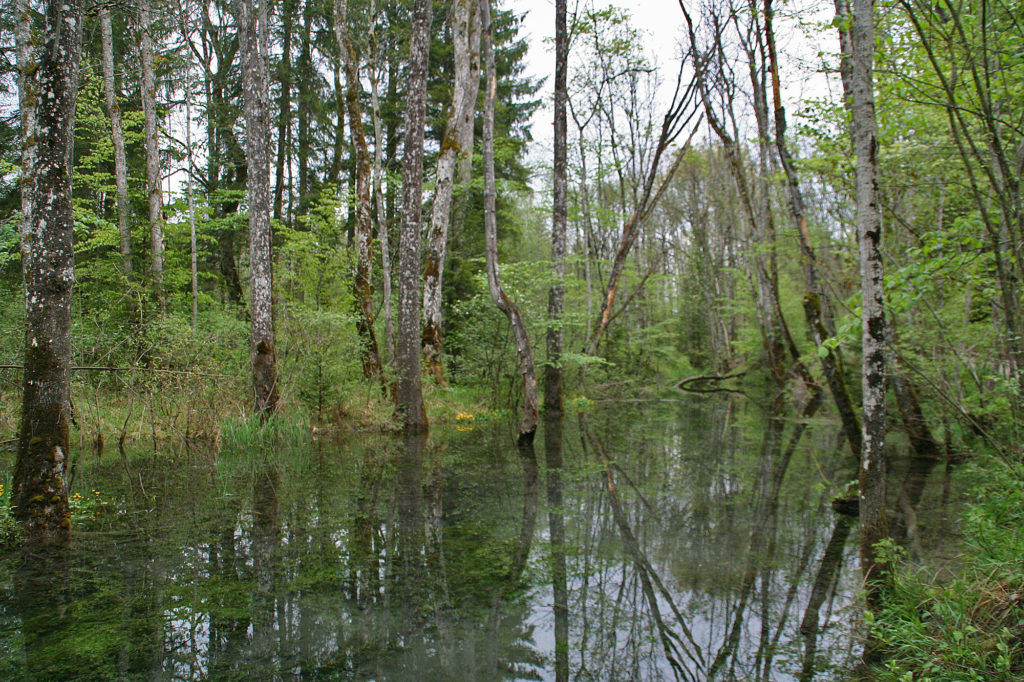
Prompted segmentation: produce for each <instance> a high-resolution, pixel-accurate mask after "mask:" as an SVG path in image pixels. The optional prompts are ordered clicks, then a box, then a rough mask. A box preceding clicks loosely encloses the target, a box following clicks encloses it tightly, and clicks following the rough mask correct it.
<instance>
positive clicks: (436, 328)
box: [423, 0, 477, 386]
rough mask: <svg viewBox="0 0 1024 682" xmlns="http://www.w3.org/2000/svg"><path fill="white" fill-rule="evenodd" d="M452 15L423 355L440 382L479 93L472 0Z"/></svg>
mask: <svg viewBox="0 0 1024 682" xmlns="http://www.w3.org/2000/svg"><path fill="white" fill-rule="evenodd" d="M454 2H455V7H454V11H453V18H452V42H453V43H454V53H455V54H454V56H455V81H454V83H453V86H452V103H451V109H450V110H449V112H448V121H447V124H446V126H445V132H444V140H443V141H442V142H441V153H440V154H439V155H438V157H437V175H436V177H437V179H436V181H435V183H434V187H435V189H434V206H433V211H432V213H431V220H430V235H429V237H428V241H427V243H428V247H427V255H426V259H425V262H424V266H423V318H424V324H423V355H424V359H425V360H426V362H427V368H428V371H429V372H430V373H431V374H433V376H434V379H435V380H436V381H437V383H438V384H439V385H442V386H443V385H445V384H446V382H445V380H444V365H443V362H442V359H443V349H442V342H441V336H442V335H441V331H442V327H441V325H442V319H441V284H442V280H443V279H444V262H445V255H446V253H445V251H446V248H447V245H448V223H449V219H450V217H451V207H452V192H453V189H454V183H455V170H456V164H457V162H458V160H459V156H460V154H462V153H463V152H464V150H463V149H461V148H460V147H459V140H460V139H461V137H462V126H464V125H466V123H465V122H466V121H467V120H468V121H470V124H472V116H467V115H466V113H465V111H466V109H467V108H468V109H469V110H470V111H472V110H473V109H474V108H475V106H474V105H475V104H476V98H475V97H474V98H473V99H472V100H470V99H469V95H470V90H471V88H470V87H469V81H470V77H471V69H470V66H469V62H470V34H471V33H472V29H471V23H472V22H473V21H475V20H476V17H477V12H474V11H473V7H472V5H473V4H474V1H473V0H454Z"/></svg>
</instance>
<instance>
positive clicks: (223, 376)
mask: <svg viewBox="0 0 1024 682" xmlns="http://www.w3.org/2000/svg"><path fill="white" fill-rule="evenodd" d="M0 369H20V370H24V369H25V368H24V367H23V366H22V365H0ZM70 369H71V370H72V371H74V372H151V373H156V374H182V375H187V376H194V377H212V378H215V379H230V378H231V377H230V376H229V375H227V374H210V373H206V372H191V371H188V370H184V369H158V368H154V367H97V366H91V367H88V366H74V367H71V368H70Z"/></svg>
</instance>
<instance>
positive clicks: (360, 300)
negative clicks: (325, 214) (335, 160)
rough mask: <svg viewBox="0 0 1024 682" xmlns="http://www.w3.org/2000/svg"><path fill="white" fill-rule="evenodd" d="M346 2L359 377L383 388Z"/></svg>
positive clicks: (340, 12)
mask: <svg viewBox="0 0 1024 682" xmlns="http://www.w3.org/2000/svg"><path fill="white" fill-rule="evenodd" d="M347 15H348V2H347V0H335V2H334V36H335V39H336V40H337V42H338V51H339V52H340V53H341V62H342V64H343V65H344V69H345V91H346V92H345V102H346V104H347V106H348V117H349V129H350V130H351V134H352V143H353V145H354V146H355V150H356V228H355V238H356V273H355V274H356V276H355V282H354V284H353V288H354V289H355V296H356V307H357V308H358V309H359V322H358V323H357V327H358V328H359V335H360V336H361V337H362V342H363V374H364V375H365V376H366V378H367V379H371V380H374V381H381V386H382V387H383V388H385V392H386V390H387V389H386V386H385V384H384V373H383V370H382V368H381V362H380V352H379V351H378V350H377V336H376V334H374V332H373V282H372V281H371V278H372V276H373V270H372V268H373V254H372V253H371V250H370V242H371V240H372V238H373V205H372V203H373V202H372V201H371V190H372V189H373V188H372V177H371V168H370V150H369V147H368V146H367V144H366V133H365V132H364V130H363V108H362V105H361V104H360V97H361V96H362V92H363V89H362V87H361V86H360V84H359V62H358V59H357V58H356V53H355V50H354V49H352V41H351V40H349V37H348V27H347V23H346V22H347V20H348V16H347Z"/></svg>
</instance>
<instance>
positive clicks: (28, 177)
mask: <svg viewBox="0 0 1024 682" xmlns="http://www.w3.org/2000/svg"><path fill="white" fill-rule="evenodd" d="M14 11H15V13H16V14H17V16H16V17H15V20H14V21H15V24H14V42H15V43H16V52H17V57H18V108H19V110H20V123H21V139H20V140H19V142H20V143H21V177H22V180H21V220H20V221H19V223H18V242H19V245H20V247H21V269H22V275H23V279H24V280H25V281H26V282H27V281H28V267H29V262H30V261H31V256H32V244H31V242H30V241H29V239H28V234H29V232H28V231H29V226H30V225H31V216H32V201H31V197H32V192H31V185H30V183H31V181H32V177H33V176H32V163H33V159H34V158H35V139H36V135H35V121H36V78H35V77H34V75H33V74H35V72H36V66H37V64H36V55H35V54H34V52H35V51H34V50H33V44H34V43H33V37H32V14H31V13H30V12H29V0H17V2H16V3H15V5H14Z"/></svg>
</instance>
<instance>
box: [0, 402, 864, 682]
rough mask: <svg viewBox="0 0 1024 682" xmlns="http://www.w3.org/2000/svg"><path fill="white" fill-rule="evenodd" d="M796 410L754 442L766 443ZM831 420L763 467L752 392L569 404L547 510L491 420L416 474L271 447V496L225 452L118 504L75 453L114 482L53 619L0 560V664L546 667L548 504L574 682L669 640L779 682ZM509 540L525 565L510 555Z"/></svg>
mask: <svg viewBox="0 0 1024 682" xmlns="http://www.w3.org/2000/svg"><path fill="white" fill-rule="evenodd" d="M792 424H793V422H792V421H786V422H785V423H784V424H783V426H782V427H781V432H780V433H781V437H780V438H777V439H775V440H777V441H778V442H779V443H781V444H783V445H785V444H786V443H787V442H788V441H787V438H788V437H789V434H790V433H791V431H792ZM584 430H586V432H584ZM832 430H833V429H832V428H826V427H824V426H822V427H820V428H819V426H814V427H812V428H811V429H808V430H807V432H806V433H805V434H804V435H803V438H802V440H801V441H800V442H799V443H798V444H797V445H796V447H795V449H794V450H793V454H792V457H791V459H790V460H789V461H788V463H786V464H782V463H780V462H781V461H782V458H781V455H780V452H778V451H770V452H767V453H766V451H765V447H766V446H765V444H764V443H765V442H767V441H769V440H771V439H766V438H765V433H766V427H765V419H764V417H763V415H761V414H760V412H759V411H758V410H755V409H754V408H751V407H749V406H747V407H742V406H740V407H737V406H735V405H734V406H733V407H731V408H727V407H726V404H725V403H721V404H716V406H715V407H708V406H707V404H706V403H705V404H703V405H698V406H696V407H680V406H672V405H670V406H665V405H656V406H654V407H637V406H631V407H628V408H622V407H616V408H615V409H613V410H609V411H608V412H607V413H605V412H603V411H602V410H595V411H594V412H592V413H590V414H587V415H585V417H584V418H583V419H578V418H577V416H575V415H574V416H572V417H570V418H567V420H566V424H565V433H564V439H563V443H564V448H563V453H562V456H563V462H564V464H563V468H562V469H561V476H560V480H561V499H562V504H561V505H560V506H559V507H558V508H554V507H552V506H551V505H550V504H549V499H551V498H549V497H548V495H549V494H550V491H549V490H548V489H547V488H546V486H547V484H548V481H549V476H550V474H551V473H552V472H551V470H550V469H549V468H548V467H547V466H546V465H545V463H544V456H543V448H541V447H538V449H537V462H538V464H539V475H537V476H536V477H535V478H534V480H533V483H528V481H529V480H530V479H529V477H527V476H525V475H524V472H525V469H524V464H523V462H522V461H521V460H520V459H519V455H518V454H517V451H516V449H515V448H514V447H513V446H512V445H511V443H510V441H509V440H507V433H506V432H505V431H504V430H503V429H500V428H499V429H496V430H493V431H491V430H489V429H488V428H478V429H475V430H474V431H473V432H472V433H451V434H440V433H438V434H435V435H434V436H432V439H431V441H428V442H427V444H426V445H425V446H424V447H425V451H424V452H422V453H419V454H418V455H417V456H418V457H419V458H420V459H416V460H413V461H412V464H411V465H409V463H408V462H405V464H402V462H403V461H404V460H401V455H400V454H398V455H396V454H395V453H396V452H400V450H401V445H400V441H398V444H397V445H396V441H395V440H393V439H386V438H379V439H377V438H368V437H361V438H359V439H358V443H343V444H342V445H341V446H334V445H328V444H326V443H323V444H319V445H318V446H315V447H314V448H313V450H312V451H301V450H295V451H294V452H292V451H286V452H283V453H281V454H280V456H279V457H278V459H279V462H280V464H279V466H280V472H281V473H280V479H279V481H278V482H276V483H275V485H274V486H271V487H270V488H267V487H266V486H263V487H260V486H255V487H254V483H253V482H254V475H253V468H252V466H251V465H247V464H245V462H246V461H247V460H244V459H239V455H237V454H232V453H221V455H220V462H219V465H216V466H213V467H212V468H209V467H210V465H209V464H207V465H205V466H207V467H208V468H207V469H206V470H202V471H200V469H202V466H198V465H197V466H193V465H191V464H190V465H189V466H178V467H166V466H156V465H159V464H160V462H155V463H154V462H152V461H151V459H150V458H138V459H133V460H131V461H130V463H129V465H128V466H129V467H130V468H131V469H132V474H133V478H132V479H131V480H132V481H136V480H138V476H140V475H141V476H142V478H143V479H145V480H146V490H147V491H148V494H149V495H150V497H149V498H148V499H142V498H141V497H139V496H138V495H137V494H136V495H135V496H134V497H133V494H132V490H133V489H132V487H131V485H132V484H130V483H129V481H128V479H126V476H125V471H124V468H122V465H121V464H120V463H110V464H108V463H104V465H103V466H100V465H96V466H94V467H93V468H92V469H88V468H87V469H85V470H84V472H83V478H84V479H85V482H86V483H87V484H88V485H93V486H97V485H99V484H102V489H103V490H104V491H108V490H109V491H111V492H110V493H109V497H110V499H112V500H118V502H117V503H116V505H117V506H118V511H119V512H120V513H115V514H111V515H109V516H107V517H105V518H102V519H101V520H100V521H99V522H97V523H96V524H95V525H94V526H92V527H88V528H86V527H82V528H80V531H81V532H80V536H79V537H78V538H77V539H76V541H75V545H74V548H73V553H72V554H73V555H72V558H71V559H70V566H69V571H70V572H69V576H70V577H69V579H68V585H67V587H66V589H64V590H63V591H62V592H61V594H63V595H65V597H64V598H66V604H65V607H64V609H63V611H62V612H61V613H62V615H60V616H59V617H57V618H55V619H54V620H53V621H52V622H47V621H39V622H38V623H35V625H32V623H33V622H34V621H26V620H25V618H32V616H31V615H30V614H31V613H33V612H32V611H30V610H26V608H27V607H24V606H20V605H19V603H20V602H18V600H17V598H16V595H15V590H14V587H13V583H12V580H14V578H12V576H14V575H16V574H17V571H18V567H17V565H16V562H15V561H14V559H13V558H11V557H8V558H7V560H6V562H5V563H3V564H2V568H3V577H2V579H0V644H2V646H0V672H4V671H8V672H9V671H22V670H23V668H24V667H25V666H29V667H31V666H32V665H40V666H42V665H47V666H57V668H53V669H60V670H63V676H64V677H66V678H68V679H73V678H75V677H76V676H77V677H79V678H81V679H85V678H89V679H94V678H102V677H104V676H112V677H117V676H127V677H131V676H133V675H136V676H137V675H142V676H147V675H151V674H154V671H157V672H158V674H159V675H161V676H166V677H171V678H177V679H201V678H205V677H210V678H219V679H220V678H228V679H230V678H232V677H238V678H241V677H242V676H243V671H245V670H250V669H251V670H255V671H256V672H255V673H253V674H256V675H257V676H259V675H266V676H270V677H273V676H285V677H302V676H310V675H313V674H317V675H320V676H322V677H326V678H354V679H364V678H375V679H410V680H411V679H495V678H496V677H498V678H505V679H555V673H554V661H555V651H556V635H555V631H556V630H555V620H554V612H553V605H554V602H555V593H554V591H553V588H552V584H551V579H552V568H551V566H552V564H551V557H552V551H553V549H555V548H553V547H552V533H551V531H550V523H551V522H552V521H553V520H555V519H557V518H559V517H560V518H561V519H562V521H563V522H564V527H565V545H564V547H562V548H561V550H562V551H563V552H564V555H565V562H566V569H567V571H566V572H567V588H568V613H569V624H568V628H569V642H568V652H569V653H568V657H569V670H570V677H571V678H572V679H576V678H581V679H673V677H674V673H675V671H674V670H673V668H672V665H671V664H670V662H669V659H668V657H667V656H666V653H665V652H666V645H665V644H664V640H665V637H668V638H669V639H670V640H671V641H672V642H674V643H675V644H674V647H675V649H676V655H677V657H678V658H679V664H680V666H681V669H682V673H681V674H680V675H679V677H680V678H681V679H704V678H705V677H706V673H707V670H708V669H709V668H710V667H712V666H716V670H717V679H749V678H753V677H757V676H758V675H759V674H762V673H764V672H765V671H767V676H768V678H769V679H773V680H774V679H778V680H789V679H796V677H797V675H798V674H799V672H800V670H801V667H802V661H803V656H804V653H805V649H804V647H805V640H804V638H802V637H801V636H800V634H799V627H800V623H801V620H802V618H803V616H804V610H805V608H806V606H807V603H808V601H809V599H810V596H811V586H812V584H813V583H814V581H815V577H816V575H817V574H818V572H819V565H820V563H821V557H822V554H823V553H824V549H825V546H826V544H827V543H828V542H829V537H830V534H831V533H832V528H833V524H834V520H835V516H834V514H833V513H832V512H831V511H830V510H829V508H828V504H827V502H828V499H829V497H830V495H831V494H832V490H831V489H830V488H829V487H828V486H824V485H822V484H821V482H822V481H823V480H824V479H826V478H828V476H832V478H835V479H837V480H842V481H845V479H844V478H843V477H842V475H840V474H839V472H840V471H842V463H841V461H840V460H841V455H840V454H835V455H833V454H828V453H829V452H831V450H830V448H831V444H832V443H834V440H835V439H834V434H833V433H831V431H832ZM588 439H589V440H588ZM584 443H599V444H601V445H600V448H599V450H600V451H598V450H595V448H593V447H589V446H588V447H587V448H586V450H585V449H584V445H583V444H584ZM307 450H308V448H307ZM381 453H390V454H384V455H382V454H381ZM233 458H234V459H233ZM147 463H149V464H151V465H154V466H152V467H147ZM407 465H408V466H411V467H412V468H411V469H410V468H408V466H407ZM403 466H406V468H405V469H403V468H402V467H403ZM438 467H440V468H438ZM609 472H610V475H611V477H612V480H613V483H614V488H615V497H614V498H613V497H612V496H610V494H609V490H608V483H607V479H606V476H607V475H608V473H609ZM783 474H784V477H783ZM773 477H774V478H773ZM775 479H778V480H781V483H780V484H779V485H778V486H777V488H773V487H772V485H771V481H772V480H775ZM274 480H275V481H277V479H274ZM403 485H404V486H407V487H408V489H405V490H402V491H398V489H399V488H401V486H403ZM531 485H532V486H533V487H534V488H536V489H534V490H527V489H526V488H527V487H529V486H531ZM409 486H411V487H409ZM105 494H106V493H105ZM267 495H270V496H271V497H272V499H270V500H267V499H264V497H265V496H267ZM531 495H532V496H533V497H532V498H531ZM531 499H532V500H533V505H534V507H533V509H535V510H536V516H535V519H534V523H533V526H532V534H530V533H529V532H528V531H529V529H530V527H531V526H530V524H529V523H528V522H527V520H526V516H524V514H525V513H526V512H525V510H526V509H528V508H530V500H531ZM555 499H557V498H555ZM613 502H614V503H615V504H617V505H618V509H619V512H620V513H619V515H618V516H616V513H615V511H616V508H615V505H614V504H613ZM257 509H263V510H264V512H263V513H264V514H265V516H264V517H259V516H258V513H257V511H256V510H257ZM410 514H411V515H412V516H410ZM260 518H262V522H260V521H259V519H260ZM773 519H774V522H773ZM622 524H625V525H626V526H627V527H628V530H629V535H630V536H632V537H634V538H635V543H636V544H635V548H634V549H632V550H631V549H630V545H629V543H628V542H627V541H626V539H625V538H626V536H625V535H623V526H622ZM523 533H527V534H528V535H529V536H530V538H531V539H530V541H529V547H528V548H524V547H521V545H522V543H523V536H522V534H523ZM854 535H855V533H854ZM432 538H433V539H432ZM437 538H440V542H441V544H440V546H439V548H438V546H437ZM854 544H855V543H853V542H848V543H847V547H846V551H845V554H844V555H843V559H842V562H841V563H842V570H840V571H839V573H838V577H837V578H836V579H833V580H832V581H831V583H830V584H829V585H828V586H827V587H828V589H827V595H826V596H827V598H826V599H825V600H824V603H823V605H822V608H821V614H822V620H821V626H820V633H819V635H818V637H817V640H816V642H815V647H816V651H817V655H819V656H821V657H822V659H823V660H824V661H826V662H827V661H828V660H832V661H833V662H834V663H838V664H845V663H847V662H848V660H849V657H850V656H851V653H852V651H853V649H854V647H853V645H852V644H851V639H850V637H849V634H850V627H851V623H852V622H854V621H855V620H856V618H855V617H854V616H855V614H854V609H853V607H852V606H851V604H853V601H854V598H855V595H856V592H857V590H858V588H859V576H858V574H857V572H856V570H855V568H856V559H855V548H854ZM751 547H753V548H754V551H755V552H756V555H757V556H756V557H755V558H754V559H751V554H750V548H751ZM520 549H528V555H527V561H526V565H525V567H522V566H521V564H520V565H519V568H516V567H515V566H514V563H515V561H514V557H515V555H516V553H517V551H519V550H520ZM520 556H521V554H520ZM638 561H639V562H640V563H638ZM643 566H646V568H643ZM520 569H522V570H521V571H520V572H519V574H518V575H510V572H515V571H519V570H520ZM643 576H647V578H648V582H649V584H650V587H649V589H650V593H652V594H654V600H653V606H655V607H656V608H652V603H651V599H650V597H649V596H648V594H645V589H644V581H643V580H642V579H641V578H642V577H643ZM655 613H657V614H658V615H659V616H660V619H661V622H662V627H661V629H660V630H659V627H658V622H657V619H656V618H655ZM676 613H678V616H679V617H677V615H676ZM680 621H682V623H683V624H684V625H685V626H686V628H688V629H689V631H690V633H691V634H692V637H693V640H694V642H695V643H696V646H693V645H691V644H690V643H689V642H688V640H687V636H686V634H685V629H684V628H683V627H681V624H680ZM26 622H28V623H29V625H32V627H27V626H25V623H26ZM39 625H42V626H43V628H42V629H40V630H39V632H36V630H37V628H36V626H39ZM47 629H48V630H49V631H51V632H63V633H65V636H64V639H65V640H66V641H70V642H71V643H72V645H73V646H75V647H92V649H91V652H92V658H89V657H84V658H83V660H85V661H92V663H91V665H93V666H94V667H92V668H90V669H88V674H86V672H87V671H86V670H84V669H82V668H74V667H73V666H69V664H68V662H67V661H63V662H62V661H61V660H60V657H59V656H58V655H57V653H56V650H52V649H51V648H52V642H50V641H49V640H47V639H46V637H44V636H43V635H42V634H40V633H43V632H45V631H46V630H47ZM22 639H24V641H25V646H24V647H22V646H21V645H20V642H21V641H22ZM730 639H731V640H733V641H734V647H733V648H732V649H731V653H729V654H723V653H722V651H723V649H725V648H726V645H727V643H728V642H729V641H730ZM34 642H35V643H38V645H39V649H38V652H42V653H38V652H37V651H36V650H35V649H33V646H34V645H33V643H34ZM27 650H32V651H33V658H32V659H29V658H27V657H26V653H25V652H26V651H27ZM51 650H52V651H53V652H54V653H53V657H52V658H53V660H50V658H49V653H48V652H51ZM687 651H688V652H689V654H687ZM766 651H773V653H772V654H771V663H766V658H765V652H766ZM698 652H699V653H698ZM689 656H692V657H693V658H696V659H699V660H700V661H701V663H699V664H698V663H694V662H693V661H691V660H689V658H688V657H689ZM716 659H719V660H718V663H715V661H716ZM61 665H65V666H68V667H65V668H60V667H59V666H61Z"/></svg>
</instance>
